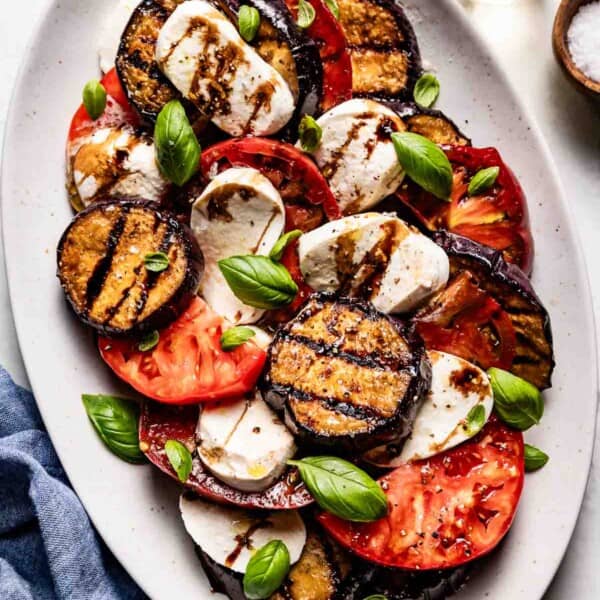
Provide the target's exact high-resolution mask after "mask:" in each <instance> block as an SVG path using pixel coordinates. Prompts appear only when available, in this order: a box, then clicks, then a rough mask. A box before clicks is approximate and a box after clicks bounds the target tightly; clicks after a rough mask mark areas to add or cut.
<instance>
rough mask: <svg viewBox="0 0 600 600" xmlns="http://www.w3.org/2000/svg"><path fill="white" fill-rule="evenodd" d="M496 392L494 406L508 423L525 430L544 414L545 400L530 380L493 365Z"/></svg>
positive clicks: (494, 390)
mask: <svg viewBox="0 0 600 600" xmlns="http://www.w3.org/2000/svg"><path fill="white" fill-rule="evenodd" d="M488 375H489V377H490V382H491V384H492V390H493V392H494V408H495V409H496V412H497V413H498V416H499V417H500V418H501V419H502V421H504V422H505V423H506V424H507V425H510V426H511V427H514V428H515V429H518V430H520V431H525V430H526V429H529V428H530V427H533V426H534V425H537V424H538V423H539V422H540V420H541V418H542V416H543V414H544V400H543V399H542V395H541V394H540V392H539V390H538V389H537V388H536V387H535V386H533V385H531V383H529V382H528V381H525V380H524V379H521V378H520V377H517V376H516V375H513V374H512V373H509V372H508V371H503V370H502V369H497V368H495V367H492V368H491V369H489V370H488Z"/></svg>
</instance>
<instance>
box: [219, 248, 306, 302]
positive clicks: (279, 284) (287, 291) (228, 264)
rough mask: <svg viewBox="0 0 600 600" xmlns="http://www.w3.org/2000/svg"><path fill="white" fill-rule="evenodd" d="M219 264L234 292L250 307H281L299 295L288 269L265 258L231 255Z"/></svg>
mask: <svg viewBox="0 0 600 600" xmlns="http://www.w3.org/2000/svg"><path fill="white" fill-rule="evenodd" d="M218 264H219V269H221V273H223V277H225V281H227V283H228V285H229V287H230V288H231V291H232V292H233V293H234V294H235V295H236V296H237V297H238V298H239V299H240V300H241V301H242V302H243V303H244V304H247V305H248V306H254V307H255V308H264V309H270V308H279V307H280V306H286V305H287V304H289V303H290V302H292V301H293V300H294V298H295V297H296V294H297V293H298V286H297V285H296V284H295V282H294V280H293V279H292V277H291V275H290V274H289V272H288V270H287V269H286V268H285V267H284V266H283V265H281V264H279V263H277V262H274V261H272V260H271V259H270V258H267V257H266V256H255V255H249V256H231V257H230V258H225V259H223V260H220V261H219V263H218Z"/></svg>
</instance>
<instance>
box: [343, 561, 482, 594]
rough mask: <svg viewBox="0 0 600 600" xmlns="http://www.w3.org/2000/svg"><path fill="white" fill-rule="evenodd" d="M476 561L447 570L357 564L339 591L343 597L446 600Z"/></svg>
mask: <svg viewBox="0 0 600 600" xmlns="http://www.w3.org/2000/svg"><path fill="white" fill-rule="evenodd" d="M472 570H473V563H469V564H468V565H465V566H462V567H458V568H456V569H450V570H446V571H427V572H422V573H419V572H418V571H412V572H411V571H402V570H400V569H386V568H383V567H377V566H374V565H370V564H368V563H365V562H363V563H358V564H356V566H355V569H354V570H353V572H352V575H351V576H350V577H349V579H348V582H347V583H346V585H345V586H344V589H343V590H342V591H341V593H340V598H344V600H364V598H366V597H367V596H370V595H372V594H382V595H384V596H385V597H386V598H387V600H446V598H449V597H450V596H452V595H453V594H455V593H456V592H458V591H459V590H460V589H461V588H462V587H463V586H464V585H465V583H466V582H467V580H468V578H469V576H470V574H471V572H472Z"/></svg>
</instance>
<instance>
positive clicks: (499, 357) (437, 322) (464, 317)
mask: <svg viewBox="0 0 600 600" xmlns="http://www.w3.org/2000/svg"><path fill="white" fill-rule="evenodd" d="M414 322H415V323H416V328H417V331H418V333H419V335H420V336H421V337H422V338H423V341H424V342H425V346H426V347H427V349H429V350H440V351H442V352H448V353H450V354H454V355H456V356H460V357H461V358H464V359H465V360H468V361H470V362H472V363H475V364H477V365H479V366H480V367H482V368H483V369H489V368H490V367H498V368H501V369H507V370H508V369H510V368H511V366H512V363H513V359H514V357H515V349H516V344H517V338H516V333H515V328H514V326H513V324H512V321H511V318H510V316H509V315H508V313H507V312H506V311H505V310H504V309H503V308H502V307H501V306H500V304H498V302H496V300H494V298H492V296H491V295H490V294H488V293H487V292H486V291H484V290H482V289H481V288H479V287H478V285H477V283H476V279H475V277H474V276H473V275H472V274H471V273H469V272H468V271H462V272H461V273H459V274H458V275H457V276H456V277H455V278H454V279H453V280H452V281H451V282H450V283H449V284H448V286H447V287H446V289H445V290H443V291H442V292H441V293H440V294H438V295H437V296H436V297H435V298H434V299H433V300H432V301H431V302H430V303H429V305H428V306H427V307H426V308H424V309H422V310H421V311H419V312H418V313H417V314H416V315H415V317H414Z"/></svg>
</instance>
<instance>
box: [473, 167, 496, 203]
mask: <svg viewBox="0 0 600 600" xmlns="http://www.w3.org/2000/svg"><path fill="white" fill-rule="evenodd" d="M499 174H500V167H489V168H487V169H481V171H478V172H477V173H475V175H473V179H471V182H470V183H469V190H468V192H469V196H477V195H478V194H481V193H483V192H487V190H489V189H490V188H491V187H492V186H493V185H494V183H496V179H498V175H499Z"/></svg>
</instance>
